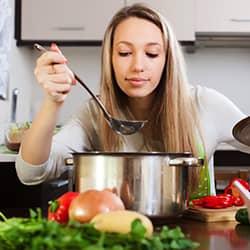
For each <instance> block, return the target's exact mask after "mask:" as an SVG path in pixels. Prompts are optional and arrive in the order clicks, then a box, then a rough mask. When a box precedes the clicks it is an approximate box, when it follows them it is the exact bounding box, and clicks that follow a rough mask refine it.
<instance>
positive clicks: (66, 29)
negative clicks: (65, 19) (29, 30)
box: [53, 26, 85, 31]
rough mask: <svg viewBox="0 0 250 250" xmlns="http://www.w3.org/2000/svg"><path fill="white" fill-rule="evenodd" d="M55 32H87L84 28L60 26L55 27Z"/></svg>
mask: <svg viewBox="0 0 250 250" xmlns="http://www.w3.org/2000/svg"><path fill="white" fill-rule="evenodd" d="M53 30H60V31H80V30H85V28H84V27H83V26H75V27H73V26H72V27H63V26H58V27H54V28H53Z"/></svg>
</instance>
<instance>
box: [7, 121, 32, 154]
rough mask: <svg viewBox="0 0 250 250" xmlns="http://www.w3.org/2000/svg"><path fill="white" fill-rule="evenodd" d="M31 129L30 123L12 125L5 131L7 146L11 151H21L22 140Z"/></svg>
mask: <svg viewBox="0 0 250 250" xmlns="http://www.w3.org/2000/svg"><path fill="white" fill-rule="evenodd" d="M29 128H30V122H22V123H10V124H9V125H8V126H7V128H6V131H5V146H6V147H7V148H8V149H9V150H11V151H16V152H18V151H19V148H20V145H21V141H22V138H23V136H24V134H25V132H26V131H27V130H28V129H29Z"/></svg>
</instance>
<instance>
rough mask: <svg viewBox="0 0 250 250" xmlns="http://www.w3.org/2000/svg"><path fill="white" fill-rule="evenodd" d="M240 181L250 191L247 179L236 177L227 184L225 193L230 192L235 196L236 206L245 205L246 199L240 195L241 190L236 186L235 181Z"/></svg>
mask: <svg viewBox="0 0 250 250" xmlns="http://www.w3.org/2000/svg"><path fill="white" fill-rule="evenodd" d="M236 180H237V181H238V182H240V184H242V185H243V186H244V187H245V188H246V189H247V190H249V191H250V185H249V183H248V182H247V181H245V180H242V179H240V178H234V179H232V180H231V181H230V183H229V184H228V185H227V187H226V188H225V190H224V194H230V195H232V196H233V197H234V198H235V201H234V205H235V206H242V205H244V200H243V199H242V197H241V196H240V193H239V191H238V190H237V188H236V187H234V185H233V182H234V181H236Z"/></svg>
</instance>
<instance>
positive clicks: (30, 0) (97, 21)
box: [20, 0, 124, 41]
mask: <svg viewBox="0 0 250 250" xmlns="http://www.w3.org/2000/svg"><path fill="white" fill-rule="evenodd" d="M123 6H124V1H123V0H105V1H99V0H84V1H83V0H71V1H69V0H53V1H51V0H43V1H34V0H22V4H21V38H20V39H21V40H50V41H82V40H102V38H103V35H104V31H105V29H106V27H107V25H108V23H109V21H110V19H111V17H112V16H113V14H114V13H115V12H116V11H117V10H118V9H120V8H121V7H123Z"/></svg>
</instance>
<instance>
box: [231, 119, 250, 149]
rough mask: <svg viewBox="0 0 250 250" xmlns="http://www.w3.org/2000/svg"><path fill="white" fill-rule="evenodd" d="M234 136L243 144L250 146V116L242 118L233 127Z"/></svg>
mask: <svg viewBox="0 0 250 250" xmlns="http://www.w3.org/2000/svg"><path fill="white" fill-rule="evenodd" d="M233 136H234V138H235V139H236V140H238V141H239V142H241V143H242V144H245V145H247V146H250V116H248V117H246V118H244V119H242V120H240V121H239V122H238V123H237V124H236V125H235V126H234V127H233Z"/></svg>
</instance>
